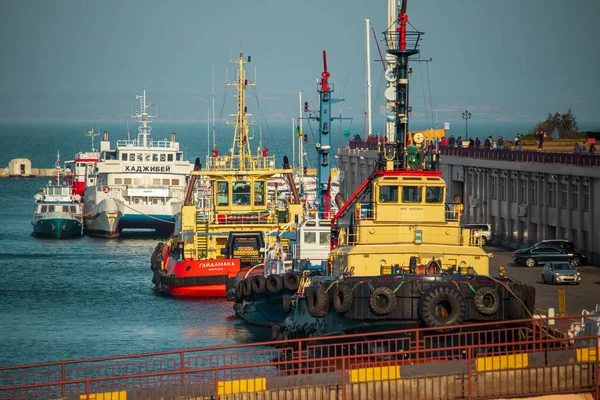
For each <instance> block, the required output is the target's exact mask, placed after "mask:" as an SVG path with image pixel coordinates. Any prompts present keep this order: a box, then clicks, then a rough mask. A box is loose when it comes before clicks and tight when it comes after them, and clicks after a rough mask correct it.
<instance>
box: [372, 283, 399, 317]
mask: <svg viewBox="0 0 600 400" xmlns="http://www.w3.org/2000/svg"><path fill="white" fill-rule="evenodd" d="M369 305H370V306H371V310H373V312H374V313H375V314H377V315H387V314H389V313H391V312H392V311H394V309H395V308H396V294H395V293H394V291H393V290H392V289H390V288H387V287H378V288H376V289H375V290H374V291H373V293H371V298H370V299H369Z"/></svg>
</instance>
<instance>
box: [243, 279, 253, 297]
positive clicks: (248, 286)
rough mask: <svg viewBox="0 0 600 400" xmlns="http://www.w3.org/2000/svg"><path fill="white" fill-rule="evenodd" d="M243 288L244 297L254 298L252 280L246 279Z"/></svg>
mask: <svg viewBox="0 0 600 400" xmlns="http://www.w3.org/2000/svg"><path fill="white" fill-rule="evenodd" d="M241 286H242V294H243V295H244V297H252V282H250V279H244V280H243V281H242V282H241Z"/></svg>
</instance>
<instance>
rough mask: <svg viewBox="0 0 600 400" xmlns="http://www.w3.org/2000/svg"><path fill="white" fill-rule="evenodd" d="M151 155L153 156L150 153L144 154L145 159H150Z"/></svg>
mask: <svg viewBox="0 0 600 400" xmlns="http://www.w3.org/2000/svg"><path fill="white" fill-rule="evenodd" d="M150 157H152V156H151V155H150V153H148V154H144V159H145V160H146V161H150Z"/></svg>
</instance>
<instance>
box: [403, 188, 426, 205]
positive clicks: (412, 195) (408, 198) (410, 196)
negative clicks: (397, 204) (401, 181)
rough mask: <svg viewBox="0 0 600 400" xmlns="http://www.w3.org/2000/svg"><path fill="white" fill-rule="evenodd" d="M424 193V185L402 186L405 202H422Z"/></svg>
mask: <svg viewBox="0 0 600 400" xmlns="http://www.w3.org/2000/svg"><path fill="white" fill-rule="evenodd" d="M422 194H423V187H422V186H402V202H403V203H420V202H421V197H422Z"/></svg>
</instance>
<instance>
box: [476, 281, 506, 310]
mask: <svg viewBox="0 0 600 400" xmlns="http://www.w3.org/2000/svg"><path fill="white" fill-rule="evenodd" d="M473 304H474V305H475V309H477V311H479V312H480V313H482V314H483V315H492V314H494V313H495V312H496V311H498V308H499V307H500V298H499V296H498V291H497V290H496V289H494V288H491V287H489V286H484V287H481V288H479V289H477V292H475V296H474V297H473Z"/></svg>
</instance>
